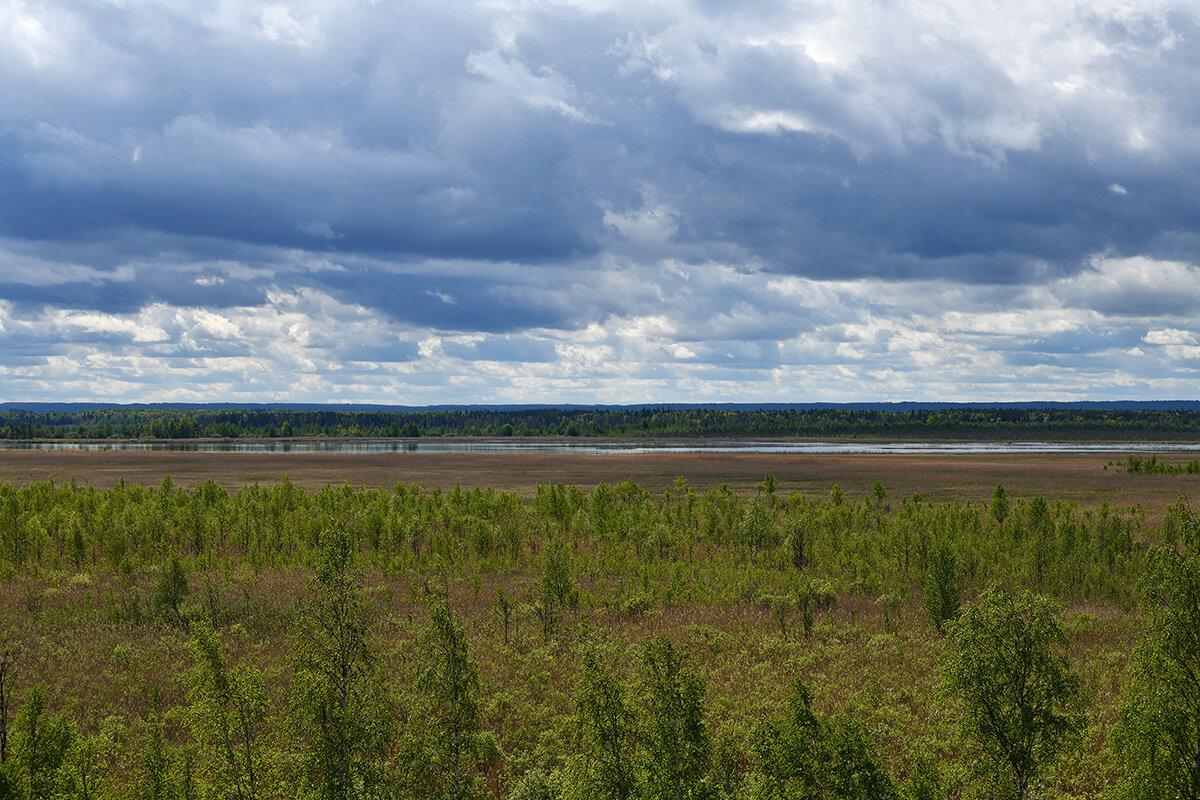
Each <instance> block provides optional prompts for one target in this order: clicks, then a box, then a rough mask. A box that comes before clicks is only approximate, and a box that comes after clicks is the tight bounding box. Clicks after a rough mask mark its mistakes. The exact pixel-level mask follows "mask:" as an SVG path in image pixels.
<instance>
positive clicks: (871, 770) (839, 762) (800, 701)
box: [754, 680, 897, 800]
mask: <svg viewBox="0 0 1200 800" xmlns="http://www.w3.org/2000/svg"><path fill="white" fill-rule="evenodd" d="M755 750H756V754H757V756H758V760H759V769H760V779H759V781H758V782H757V785H756V786H755V788H754V798H755V800H791V798H803V799H804V800H834V799H835V798H837V800H890V799H891V798H895V797H896V796H897V795H896V789H895V786H894V785H893V783H892V780H891V778H889V777H888V775H887V773H886V772H884V770H883V768H882V766H881V765H880V764H879V762H878V760H877V758H876V756H875V753H874V746H873V744H872V743H871V740H870V738H869V737H868V736H867V734H866V732H865V731H864V730H863V729H862V727H861V726H860V725H859V724H858V723H857V722H855V721H854V720H853V719H846V720H841V721H831V720H828V719H825V718H822V717H818V716H817V715H816V714H815V713H814V712H813V710H812V693H811V692H809V690H808V688H807V687H806V686H805V685H804V684H803V683H802V682H801V681H799V680H797V681H796V682H795V683H794V684H793V694H792V696H791V697H790V698H789V699H788V702H787V707H786V708H785V710H784V711H783V712H782V713H781V714H779V715H778V716H777V717H776V718H774V719H772V720H770V721H769V722H767V723H766V724H764V725H763V726H762V727H761V728H760V730H759V732H758V735H757V738H756V742H755Z"/></svg>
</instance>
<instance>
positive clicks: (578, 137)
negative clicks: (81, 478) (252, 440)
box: [0, 0, 1200, 405]
mask: <svg viewBox="0 0 1200 800" xmlns="http://www.w3.org/2000/svg"><path fill="white" fill-rule="evenodd" d="M1198 128H1200V4H1197V3H1196V2H1195V0H1186V2H1174V1H1170V0H1132V1H1126V0H1085V1H1083V2H1069V1H1068V0H1062V1H1060V2H1047V1H1045V0H998V1H996V2H993V1H992V0H977V1H976V0H973V2H970V3H964V2H961V1H960V0H953V1H946V2H936V1H934V0H913V2H891V1H890V0H835V1H833V2H818V1H813V2H808V1H807V0H799V1H798V2H786V3H785V2H757V1H755V0H745V1H743V2H738V3H728V2H714V0H695V1H694V2H680V1H679V0H664V1H663V2H646V0H636V1H627V0H574V2H565V1H564V2H556V1H555V0H529V1H528V2H518V1H517V0H493V1H492V2H476V3H467V2H453V1H450V2H447V0H438V1H437V2H424V0H404V2H389V0H374V1H373V2H372V1H371V0H361V1H358V0H341V1H339V2H327V1H326V0H312V1H311V2H290V3H289V2H267V3H264V2H258V0H205V1H204V2H190V1H189V0H112V1H111V2H106V1H105V0H71V1H70V2H58V1H57V0H45V2H35V1H33V0H4V2H2V3H0V400H5V401H33V400H53V401H69V400H78V401H111V402H135V401H136V402H158V401H162V402H166V401H172V402H236V401H246V402H288V401H294V402H334V403H337V402H357V403H389V404H390V403H395V404H412V405H421V404H432V403H531V402H532V403H644V402H732V401H736V402H816V401H833V402H837V401H865V400H878V401H884V400H926V401H930V400H942V401H954V400H958V401H989V400H995V401H1012V400H1083V399H1088V400H1104V399H1131V400H1151V399H1188V398H1195V397H1198V396H1200V193H1198V192H1197V187H1198V186H1200V180H1198V178H1200V130H1198Z"/></svg>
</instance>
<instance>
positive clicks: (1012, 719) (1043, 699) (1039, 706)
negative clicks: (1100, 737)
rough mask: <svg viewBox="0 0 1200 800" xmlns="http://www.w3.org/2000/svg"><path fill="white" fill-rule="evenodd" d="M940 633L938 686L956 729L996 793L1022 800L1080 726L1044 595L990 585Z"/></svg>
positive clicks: (1061, 643) (1072, 681) (1075, 691)
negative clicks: (976, 749)
mask: <svg viewBox="0 0 1200 800" xmlns="http://www.w3.org/2000/svg"><path fill="white" fill-rule="evenodd" d="M945 629H946V640H945V648H944V650H943V657H942V675H943V681H944V686H945V689H946V690H947V691H948V692H949V693H951V694H953V695H954V696H956V697H957V698H959V700H960V701H961V703H962V717H961V723H962V728H963V731H964V733H966V734H967V735H968V736H970V737H972V738H974V739H975V741H976V742H977V743H978V745H979V746H980V748H981V749H982V751H983V756H984V757H983V759H982V760H981V762H980V764H981V766H984V767H986V768H987V774H990V776H991V777H992V778H993V779H994V780H995V790H996V792H997V793H998V794H999V795H1002V796H1012V797H1016V798H1017V799H1018V800H1022V798H1024V797H1026V796H1027V795H1028V793H1029V791H1030V788H1031V786H1032V785H1033V782H1034V780H1035V779H1036V778H1037V777H1038V776H1039V775H1040V774H1041V773H1042V772H1044V771H1045V769H1046V768H1047V767H1048V766H1050V764H1051V763H1052V762H1053V760H1054V759H1055V757H1056V756H1058V754H1059V753H1061V752H1062V751H1063V749H1064V748H1065V747H1066V746H1067V744H1068V743H1069V742H1070V741H1071V740H1072V739H1073V737H1075V736H1076V735H1077V734H1078V733H1079V732H1080V731H1081V730H1082V728H1083V726H1084V724H1085V720H1084V718H1083V717H1082V716H1081V715H1079V714H1077V713H1076V711H1075V704H1076V702H1077V699H1078V695H1079V679H1078V678H1077V677H1076V676H1075V675H1074V674H1073V673H1072V672H1071V671H1070V669H1069V665H1068V663H1067V658H1066V655H1065V654H1064V650H1065V648H1066V643H1067V640H1066V636H1065V635H1064V633H1063V630H1062V627H1061V626H1060V625H1059V623H1058V620H1057V618H1056V617H1055V614H1054V612H1053V609H1052V608H1051V606H1050V603H1049V601H1048V600H1046V598H1044V597H1041V596H1039V595H1036V594H1033V593H1031V592H1028V591H1024V590H1022V591H1018V592H1017V593H1016V594H1009V593H1008V592H1006V591H1004V590H1002V589H999V588H990V589H988V590H987V591H985V592H984V593H983V594H982V595H981V596H980V598H979V600H978V601H977V602H976V603H974V604H972V605H968V606H967V608H966V609H965V610H964V612H963V614H962V615H961V616H960V617H959V618H958V619H957V620H953V621H950V622H948V623H947V624H946V628H945Z"/></svg>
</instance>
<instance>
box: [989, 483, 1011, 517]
mask: <svg viewBox="0 0 1200 800" xmlns="http://www.w3.org/2000/svg"><path fill="white" fill-rule="evenodd" d="M1010 507H1011V506H1010V503H1009V501H1008V492H1006V491H1005V490H1004V484H1001V483H997V484H996V490H995V491H994V492H992V505H991V507H990V510H991V512H992V519H994V520H996V522H1004V519H1005V518H1006V517H1007V516H1008V511H1009V508H1010Z"/></svg>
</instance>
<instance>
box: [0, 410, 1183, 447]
mask: <svg viewBox="0 0 1200 800" xmlns="http://www.w3.org/2000/svg"><path fill="white" fill-rule="evenodd" d="M514 433H515V434H518V435H521V436H641V437H646V436H671V437H688V438H720V437H732V436H737V437H748V438H755V437H798V436H816V437H831V436H849V437H862V436H876V437H881V438H890V439H896V438H901V439H906V438H914V437H925V438H930V437H934V438H939V439H963V438H970V439H995V440H1009V441H1011V440H1014V439H1068V440H1073V439H1085V440H1086V439H1104V440H1109V441H1113V440H1126V441H1137V440H1142V441H1144V440H1154V439H1157V440H1169V439H1174V440H1178V439H1183V440H1194V439H1195V438H1196V436H1197V434H1198V433H1200V413H1198V412H1196V411H1191V410H1157V409H1132V410H1116V409H1078V408H1013V407H1004V408H939V409H914V410H901V411H893V410H887V411H885V410H871V409H848V408H814V409H801V408H792V409H789V408H770V409H728V408H674V409H673V408H662V407H653V406H646V407H640V408H596V409H559V408H535V409H513V410H502V409H489V410H482V409H479V410H424V411H384V410H379V411H339V410H336V409H321V410H312V411H302V410H297V409H280V408H188V409H178V408H150V409H143V408H128V407H125V408H109V409H89V410H83V411H53V412H37V411H24V410H18V409H10V410H2V411H0V438H4V439H64V438H76V439H189V438H196V437H202V438H238V437H258V438H272V437H275V436H278V435H282V436H336V437H399V436H404V437H416V436H510V435H513V434H514Z"/></svg>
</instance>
